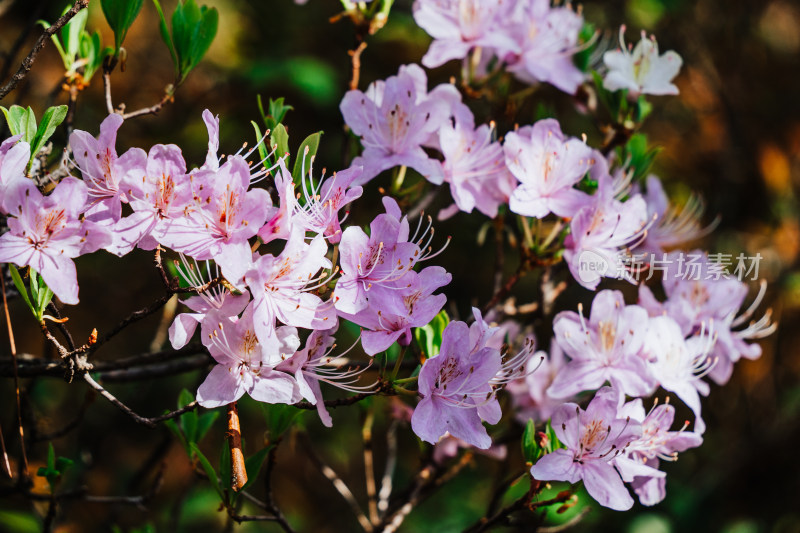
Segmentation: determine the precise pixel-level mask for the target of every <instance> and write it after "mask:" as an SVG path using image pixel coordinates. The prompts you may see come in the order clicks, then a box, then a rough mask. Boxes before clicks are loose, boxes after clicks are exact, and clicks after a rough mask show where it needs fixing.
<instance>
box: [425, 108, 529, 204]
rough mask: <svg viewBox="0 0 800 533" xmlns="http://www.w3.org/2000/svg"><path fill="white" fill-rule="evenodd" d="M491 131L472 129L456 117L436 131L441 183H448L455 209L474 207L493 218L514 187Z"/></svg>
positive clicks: (487, 129) (480, 127)
mask: <svg viewBox="0 0 800 533" xmlns="http://www.w3.org/2000/svg"><path fill="white" fill-rule="evenodd" d="M493 131H494V126H493V125H492V126H489V125H486V124H484V125H482V126H479V127H478V128H477V129H475V128H473V127H472V126H471V125H468V124H464V123H462V122H461V121H458V120H456V121H455V123H454V124H445V125H443V126H442V127H441V129H440V130H439V146H440V149H441V151H442V154H444V161H443V162H442V172H443V174H444V182H445V183H449V184H450V194H451V195H452V196H453V200H454V201H455V206H456V208H457V209H460V210H461V211H464V212H466V213H469V212H471V211H472V210H473V209H477V210H478V211H480V212H481V213H483V214H484V215H486V216H489V217H492V218H494V217H495V216H497V210H498V208H499V207H500V206H501V205H503V204H506V203H508V199H509V197H510V196H511V193H512V192H513V191H514V188H515V187H516V186H517V180H516V179H515V178H514V176H513V175H511V173H510V172H509V170H508V168H507V167H506V164H505V155H504V153H503V147H502V146H501V145H500V143H499V142H493V136H494V135H493ZM445 216H446V215H445ZM439 218H443V214H442V212H440V213H439Z"/></svg>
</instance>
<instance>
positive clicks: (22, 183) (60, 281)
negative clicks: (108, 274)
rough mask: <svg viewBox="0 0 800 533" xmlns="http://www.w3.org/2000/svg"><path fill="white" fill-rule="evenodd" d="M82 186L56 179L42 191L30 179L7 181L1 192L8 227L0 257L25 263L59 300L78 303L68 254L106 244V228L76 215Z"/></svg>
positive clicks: (0, 241) (83, 198) (82, 196)
mask: <svg viewBox="0 0 800 533" xmlns="http://www.w3.org/2000/svg"><path fill="white" fill-rule="evenodd" d="M87 196H88V192H87V190H86V186H85V185H84V184H83V182H81V181H80V180H78V179H76V178H73V177H67V178H64V179H63V180H61V181H60V182H59V183H58V185H57V186H56V188H55V189H54V190H53V192H52V193H50V194H49V195H48V196H43V195H42V193H41V192H39V189H37V188H36V185H35V184H34V182H33V180H29V179H20V180H16V181H13V182H12V183H11V184H10V186H9V187H8V190H7V191H6V193H5V195H4V196H3V198H2V204H3V209H4V211H5V212H7V213H8V214H9V218H8V221H7V222H8V228H9V231H8V232H7V233H5V234H4V235H2V236H0V263H14V264H15V265H17V266H19V267H26V266H29V267H31V268H32V269H33V270H35V271H36V272H38V273H39V274H41V276H42V279H44V282H45V283H46V284H47V286H48V287H50V289H51V290H52V291H53V293H54V294H55V295H56V296H58V298H59V299H60V300H61V301H62V302H64V303H65V304H70V305H75V304H77V303H78V278H77V272H76V270H75V263H73V261H72V259H74V258H75V257H78V256H80V255H83V254H87V253H91V252H94V251H96V250H99V249H100V248H103V247H105V246H107V245H108V244H110V242H111V236H110V235H109V233H108V231H107V230H106V229H105V228H103V227H102V226H99V225H97V224H95V223H93V222H90V221H88V220H85V219H82V218H79V215H80V213H81V211H82V210H83V207H84V205H85V204H86V199H87Z"/></svg>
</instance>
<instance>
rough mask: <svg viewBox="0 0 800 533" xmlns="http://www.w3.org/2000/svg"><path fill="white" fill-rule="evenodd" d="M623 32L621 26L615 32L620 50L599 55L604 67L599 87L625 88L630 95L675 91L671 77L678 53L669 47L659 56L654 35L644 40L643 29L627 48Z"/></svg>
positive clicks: (676, 68) (676, 67)
mask: <svg viewBox="0 0 800 533" xmlns="http://www.w3.org/2000/svg"><path fill="white" fill-rule="evenodd" d="M624 35H625V26H622V28H620V31H619V44H620V49H619V50H614V51H609V52H606V53H605V54H604V55H603V62H605V64H606V66H607V67H608V73H607V74H606V76H605V79H604V80H603V87H605V88H606V89H608V90H609V91H617V90H619V89H628V94H630V95H631V96H634V97H635V96H638V95H639V94H653V95H665V94H678V88H677V87H676V86H675V85H673V84H672V79H673V78H674V77H675V76H677V75H678V71H679V70H680V69H681V65H682V64H683V60H682V59H681V56H679V55H678V54H677V53H675V52H673V51H672V50H670V51H669V52H665V53H664V55H659V54H658V43H657V42H656V38H655V36H651V37H650V38H649V39H648V38H647V35H646V34H645V32H644V31H643V32H642V39H641V40H640V41H639V42H638V43H636V47H635V48H633V51H631V50H630V49H629V47H627V46H625V38H624Z"/></svg>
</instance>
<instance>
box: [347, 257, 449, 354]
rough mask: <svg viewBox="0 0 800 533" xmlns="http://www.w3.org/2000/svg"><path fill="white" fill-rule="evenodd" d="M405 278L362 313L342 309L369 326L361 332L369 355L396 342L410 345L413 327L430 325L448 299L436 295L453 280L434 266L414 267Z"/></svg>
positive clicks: (374, 299) (365, 349)
mask: <svg viewBox="0 0 800 533" xmlns="http://www.w3.org/2000/svg"><path fill="white" fill-rule="evenodd" d="M402 279H403V283H404V286H403V287H399V288H397V289H396V290H387V291H386V292H385V293H384V294H383V295H382V296H381V297H380V298H373V299H370V300H369V304H370V305H369V306H368V307H367V308H365V309H363V310H361V311H359V312H358V313H355V314H349V313H345V312H342V311H339V312H338V314H339V316H341V317H342V318H345V319H347V320H349V321H351V322H353V323H355V324H358V325H359V326H362V327H364V328H367V329H366V330H365V331H363V332H362V333H361V346H362V347H363V348H364V351H365V352H366V353H367V355H375V354H377V353H379V352H382V351H384V350H386V349H388V348H389V346H391V345H392V344H394V342H395V341H399V342H400V344H403V345H408V344H409V343H410V342H411V328H412V327H414V328H419V327H422V326H424V325H426V324H428V322H430V321H431V320H433V317H435V316H436V315H437V314H438V313H439V311H441V310H442V307H443V306H444V304H445V303H446V302H447V297H446V296H445V295H444V294H433V292H434V291H436V290H437V289H439V288H440V287H443V286H445V285H447V284H448V283H450V280H451V279H452V276H451V275H450V274H449V273H447V271H445V269H444V268H442V267H439V266H430V267H427V268H424V269H423V270H422V271H421V272H420V273H419V274H418V273H416V272H415V271H413V270H411V271H408V272H406V273H405V274H404V275H403V278H402Z"/></svg>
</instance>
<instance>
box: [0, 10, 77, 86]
mask: <svg viewBox="0 0 800 533" xmlns="http://www.w3.org/2000/svg"><path fill="white" fill-rule="evenodd" d="M88 5H89V0H77V1H76V2H75V4H74V5H73V6H72V7H71V8H70V9H69V11H67V12H66V13H64V14H63V15H62V16H61V17H60V18H59V19H58V20H56V21H55V22H54V23H53V25H52V26H50V27H49V28H47V29H45V30H44V31H43V32H42V34H41V35H40V36H39V39H37V40H36V44H34V45H33V48H32V49H31V51H30V52H29V53H28V55H27V57H26V58H25V59H23V60H22V64H21V65H20V66H19V68H18V69H17V72H16V73H14V75H13V76H11V79H10V80H9V81H8V83H6V84H5V85H3V87H2V88H0V100H2V99H3V98H5V97H6V95H7V94H8V93H10V92H11V91H13V90H14V88H15V87H16V86H17V84H18V83H19V82H21V81H22V80H23V79H25V76H27V75H28V72H30V70H31V68H32V67H33V62H34V61H35V60H36V56H37V55H38V54H39V52H41V51H42V48H44V46H45V44H47V41H48V40H50V37H51V36H52V35H53V34H54V33H55V32H57V31H58V30H60V29H61V28H62V27H63V26H64V25H65V24H66V23H67V22H69V21H70V20H71V19H72V17H74V16H75V15H76V14H77V13H78V12H79V11H80V10H82V9H84V8H86V7H87V6H88Z"/></svg>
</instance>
